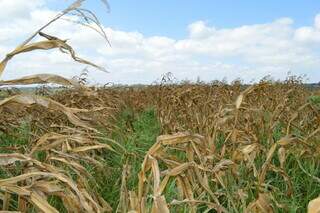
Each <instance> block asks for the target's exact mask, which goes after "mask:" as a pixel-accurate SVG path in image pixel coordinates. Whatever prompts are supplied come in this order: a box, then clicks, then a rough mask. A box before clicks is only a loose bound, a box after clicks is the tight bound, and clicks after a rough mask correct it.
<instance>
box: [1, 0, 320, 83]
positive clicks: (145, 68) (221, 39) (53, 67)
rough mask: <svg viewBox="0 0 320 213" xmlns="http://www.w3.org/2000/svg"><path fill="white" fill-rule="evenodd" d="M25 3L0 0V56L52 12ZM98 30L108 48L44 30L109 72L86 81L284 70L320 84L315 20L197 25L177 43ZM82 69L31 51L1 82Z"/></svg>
mask: <svg viewBox="0 0 320 213" xmlns="http://www.w3.org/2000/svg"><path fill="white" fill-rule="evenodd" d="M30 2H31V1H24V0H10V1H0V8H5V9H4V10H3V11H4V12H3V13H1V14H0V24H1V26H2V27H1V28H0V57H4V55H5V54H6V53H7V52H8V51H10V50H12V49H13V48H14V47H15V46H16V45H17V44H19V43H20V42H22V41H23V39H24V38H26V37H27V36H28V35H30V34H31V33H32V32H33V31H35V30H36V29H37V28H38V27H40V26H41V25H42V24H44V23H46V22H47V21H48V20H49V19H50V18H51V17H53V16H54V15H55V14H56V13H57V11H53V10H51V9H49V8H47V6H46V2H45V1H44V0H34V1H32V3H30ZM155 27H156V26H155ZM104 28H105V31H106V33H107V36H108V38H109V40H110V41H111V44H112V47H111V48H110V47H108V46H107V45H106V43H105V41H104V40H103V39H102V38H101V37H99V35H97V34H96V33H95V32H94V31H91V30H89V29H87V28H84V27H82V26H79V25H75V24H72V23H70V22H66V21H60V22H58V23H56V24H54V25H52V26H51V27H50V28H48V29H47V30H46V31H45V32H46V33H48V34H53V35H55V36H58V37H59V38H62V39H70V41H69V43H70V44H71V45H72V46H73V47H74V48H75V49H76V51H77V52H78V54H79V56H81V57H83V58H86V59H90V60H91V61H93V62H95V63H97V64H99V65H102V66H104V67H106V68H107V69H108V70H109V71H110V73H109V74H106V73H101V72H99V71H96V70H94V69H90V70H92V71H91V72H90V74H89V76H90V80H91V82H92V83H98V84H105V83H107V82H114V83H129V84H131V83H152V82H153V81H154V80H156V79H158V78H159V77H160V76H161V75H162V74H164V73H167V72H171V73H173V75H174V76H175V77H176V78H178V79H180V80H183V79H189V80H195V79H197V78H198V77H200V79H202V80H205V81H210V80H215V79H220V80H221V79H223V78H227V79H228V80H233V79H235V78H241V79H243V80H245V81H247V82H248V81H252V80H259V79H261V78H262V77H264V76H266V75H271V76H272V77H274V78H276V79H278V78H280V79H284V78H285V77H286V76H287V73H288V72H291V73H293V74H296V75H303V74H306V76H307V78H308V79H309V81H311V82H317V81H319V80H320V72H319V71H318V68H319V67H320V51H319V48H320V14H319V15H317V16H316V17H315V19H314V24H313V25H312V26H303V27H298V28H296V27H295V26H294V20H292V19H291V18H288V17H285V18H279V19H277V20H273V21H271V22H269V23H264V24H256V25H243V26H239V27H235V28H216V27H214V25H211V24H210V25H209V24H208V23H206V22H205V21H201V20H200V21H196V22H194V23H191V24H190V25H189V26H186V29H187V36H186V37H185V38H183V39H174V38H170V37H164V36H161V35H158V36H151V37H147V36H145V35H143V33H142V32H126V31H121V30H116V29H112V28H108V27H107V26H105V27H104ZM84 67H85V66H84V65H79V64H76V63H74V62H72V60H71V59H70V58H69V57H68V56H66V55H64V54H62V53H60V52H59V51H57V50H55V51H49V52H47V51H46V52H44V51H38V52H34V53H32V54H25V55H20V56H18V57H16V58H14V59H13V60H12V61H10V63H9V65H8V67H7V70H6V71H5V74H4V76H3V78H4V79H12V78H18V77H22V76H25V75H30V74H36V73H55V74H61V75H64V76H67V77H72V76H75V75H79V74H80V72H81V70H82V69H83V68H84Z"/></svg>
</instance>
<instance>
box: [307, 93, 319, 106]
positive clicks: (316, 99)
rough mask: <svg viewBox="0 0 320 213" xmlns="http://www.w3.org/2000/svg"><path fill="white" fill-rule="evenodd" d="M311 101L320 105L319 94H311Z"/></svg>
mask: <svg viewBox="0 0 320 213" xmlns="http://www.w3.org/2000/svg"><path fill="white" fill-rule="evenodd" d="M309 101H310V102H311V103H312V104H314V105H317V106H319V107H320V96H319V95H313V96H310V97H309Z"/></svg>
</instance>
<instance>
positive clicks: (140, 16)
mask: <svg viewBox="0 0 320 213" xmlns="http://www.w3.org/2000/svg"><path fill="white" fill-rule="evenodd" d="M109 3H110V6H111V13H110V14H105V10H104V7H103V6H102V5H101V3H100V2H99V1H92V0H91V1H88V7H90V8H92V9H93V10H94V11H97V12H98V15H99V17H100V18H102V20H103V23H105V24H106V26H110V27H113V28H116V29H120V30H126V31H135V30H138V31H140V32H142V33H143V34H145V35H147V36H154V35H164V36H169V37H173V38H176V39H178V38H183V37H185V36H186V34H187V32H186V26H187V25H189V24H190V23H192V22H194V21H198V20H205V21H207V22H208V23H209V24H210V25H214V26H216V27H218V28H233V27H237V26H241V25H251V24H260V23H266V22H269V21H270V20H274V19H278V18H281V17H290V18H292V19H293V20H294V21H295V26H304V25H312V24H313V19H314V17H315V15H316V14H317V13H319V12H320V1H317V0H280V1H279V0H265V1H259V0H258V1H257V0H201V1H194V0H193V1H182V0H158V1H155V0H151V1H150V0H149V1H148V0H138V1H133V0H109Z"/></svg>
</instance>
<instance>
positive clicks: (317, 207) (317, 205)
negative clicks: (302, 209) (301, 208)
mask: <svg viewBox="0 0 320 213" xmlns="http://www.w3.org/2000/svg"><path fill="white" fill-rule="evenodd" d="M319 212H320V197H318V198H315V199H313V200H311V201H310V202H309V204H308V213H319Z"/></svg>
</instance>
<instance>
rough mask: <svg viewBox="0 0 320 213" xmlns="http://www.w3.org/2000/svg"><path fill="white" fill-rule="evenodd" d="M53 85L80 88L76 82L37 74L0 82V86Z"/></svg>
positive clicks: (56, 76)
mask: <svg viewBox="0 0 320 213" xmlns="http://www.w3.org/2000/svg"><path fill="white" fill-rule="evenodd" d="M47 83H54V84H59V85H63V86H74V87H76V88H80V87H82V86H81V85H80V84H79V83H78V82H77V81H75V80H72V79H67V78H64V77H61V76H59V75H54V74H37V75H30V76H26V77H23V78H19V79H14V80H7V81H0V86H3V85H29V84H47Z"/></svg>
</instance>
